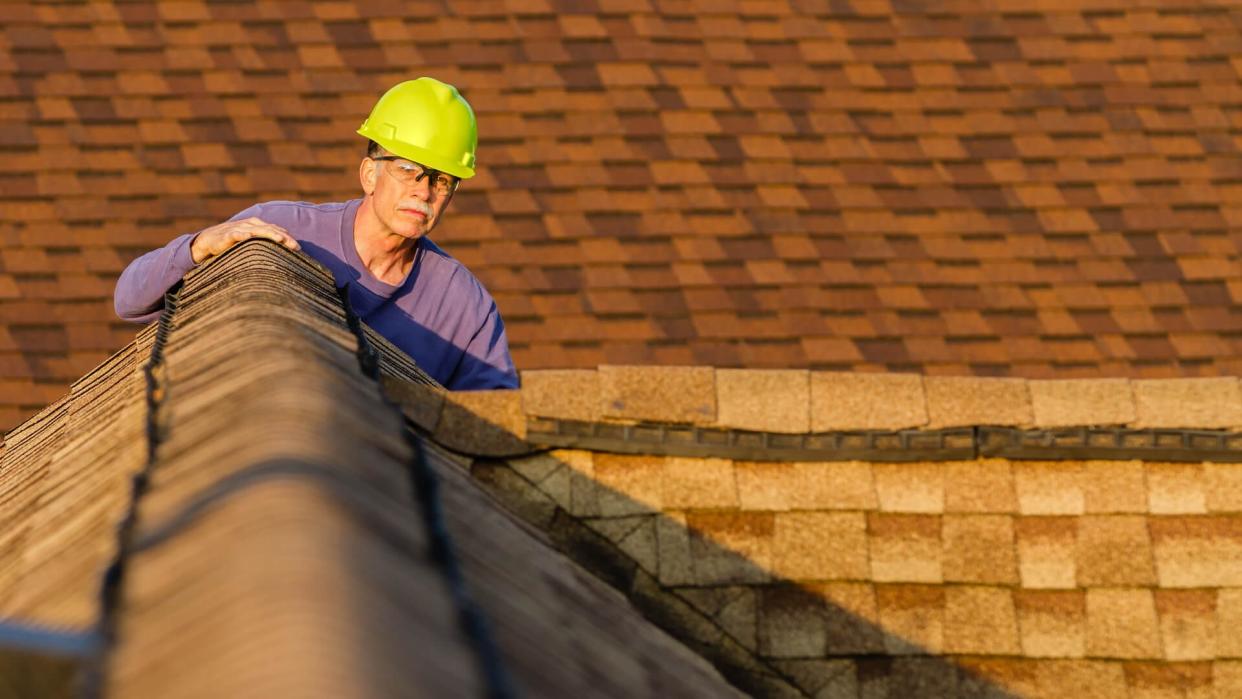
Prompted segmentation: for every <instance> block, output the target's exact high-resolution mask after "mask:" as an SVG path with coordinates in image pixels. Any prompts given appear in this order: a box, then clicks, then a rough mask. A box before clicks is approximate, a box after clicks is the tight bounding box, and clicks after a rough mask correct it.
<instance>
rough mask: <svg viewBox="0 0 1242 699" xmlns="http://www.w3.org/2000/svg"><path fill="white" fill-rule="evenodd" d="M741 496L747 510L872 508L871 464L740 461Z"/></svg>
mask: <svg viewBox="0 0 1242 699" xmlns="http://www.w3.org/2000/svg"><path fill="white" fill-rule="evenodd" d="M734 470H735V472H736V474H737V488H738V496H739V499H740V500H741V505H742V509H747V510H789V509H807V510H820V509H832V510H871V509H875V508H876V497H875V484H874V482H873V480H872V475H871V464H870V463H867V462H864V461H828V462H823V461H821V462H792V463H791V462H775V461H737V462H735V463H734Z"/></svg>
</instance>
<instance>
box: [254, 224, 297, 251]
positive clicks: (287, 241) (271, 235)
mask: <svg viewBox="0 0 1242 699" xmlns="http://www.w3.org/2000/svg"><path fill="white" fill-rule="evenodd" d="M249 237H252V238H267V239H268V240H271V241H273V242H276V243H280V244H281V245H283V246H285V247H287V248H289V249H290V250H298V249H300V248H301V246H300V245H298V241H296V240H294V239H293V236H291V235H289V234H288V233H286V232H285V229H283V228H279V227H275V226H273V227H267V228H260V229H257V230H255V231H252V232H251V234H250V236H249Z"/></svg>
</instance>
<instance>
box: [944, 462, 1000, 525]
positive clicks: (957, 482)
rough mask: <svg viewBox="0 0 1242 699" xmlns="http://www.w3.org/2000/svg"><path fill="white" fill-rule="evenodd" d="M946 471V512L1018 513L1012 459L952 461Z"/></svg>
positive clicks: (947, 463) (945, 465)
mask: <svg viewBox="0 0 1242 699" xmlns="http://www.w3.org/2000/svg"><path fill="white" fill-rule="evenodd" d="M943 468H944V509H945V511H946V512H993V513H1014V512H1017V511H1018V499H1017V495H1016V491H1015V488H1014V481H1013V469H1012V468H1011V467H1010V463H1009V461H1008V460H1006V459H979V460H977V461H950V462H945V463H944V464H943Z"/></svg>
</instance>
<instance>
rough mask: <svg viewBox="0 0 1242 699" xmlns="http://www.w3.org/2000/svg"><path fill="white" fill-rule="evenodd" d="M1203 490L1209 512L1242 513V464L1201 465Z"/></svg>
mask: <svg viewBox="0 0 1242 699" xmlns="http://www.w3.org/2000/svg"><path fill="white" fill-rule="evenodd" d="M1203 488H1204V492H1205V494H1204V501H1205V506H1206V507H1207V510H1208V511H1209V512H1242V464H1221V463H1208V464H1203Z"/></svg>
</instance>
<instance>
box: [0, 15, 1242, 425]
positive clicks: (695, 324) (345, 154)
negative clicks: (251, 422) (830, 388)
mask: <svg viewBox="0 0 1242 699" xmlns="http://www.w3.org/2000/svg"><path fill="white" fill-rule="evenodd" d="M561 9H563V8H562V7H561V4H559V3H552V4H546V3H533V4H530V5H523V4H521V3H517V4H481V5H480V4H463V5H457V4H452V5H436V4H427V3H421V2H414V1H410V2H403V1H400V0H393V1H391V2H368V3H340V2H330V1H328V0H311V1H308V2H296V3H291V2H276V1H275V0H260V1H259V2H254V3H204V2H188V3H164V2H153V1H147V2H123V3H122V2H117V3H115V4H114V3H110V2H100V3H89V4H81V3H55V4H42V3H41V4H37V5H36V4H32V3H3V4H2V6H0V94H4V95H5V96H6V98H5V100H4V101H3V103H2V104H0V134H2V135H0V426H3V427H12V426H13V425H15V424H17V422H18V421H19V420H20V419H21V418H23V417H25V416H28V415H30V414H32V413H33V412H34V411H35V410H36V409H38V408H40V407H42V406H44V405H47V404H49V403H50V402H52V401H53V400H55V399H56V398H57V397H59V396H60V395H61V394H62V393H63V392H64V390H65V387H66V386H67V385H68V383H69V382H70V381H71V380H72V379H74V378H76V377H77V376H79V375H81V374H83V373H84V372H85V371H87V370H88V369H89V368H90V367H92V366H94V365H96V364H97V363H99V362H100V361H102V360H103V359H104V358H105V357H106V356H108V355H109V354H110V353H111V352H113V351H115V350H116V349H118V348H119V347H121V346H122V345H124V344H125V343H126V342H127V341H128V339H129V337H130V335H131V333H132V329H131V328H129V327H128V326H125V325H123V324H121V323H118V322H116V321H115V319H114V317H113V315H112V310H111V305H110V302H109V296H110V294H111V291H112V287H113V283H114V280H115V279H116V276H117V275H118V273H119V272H120V270H121V269H122V268H123V266H124V265H125V264H126V262H127V261H128V260H130V259H132V258H133V257H134V256H136V255H137V254H139V253H140V252H142V251H143V250H146V249H149V248H151V247H154V246H155V245H158V244H161V243H163V242H164V241H166V240H168V239H170V238H171V237H173V235H175V234H177V233H181V232H185V231H192V230H197V229H200V228H202V227H203V226H205V225H208V224H211V223H215V222H218V221H220V220H223V219H224V218H226V217H228V216H231V215H232V214H234V213H236V212H237V211H239V210H241V209H243V208H245V207H246V206H248V205H249V204H251V203H253V202H255V201H257V200H267V199H275V198H280V199H305V200H320V201H322V200H339V199H342V198H346V197H351V196H354V195H355V194H356V191H357V190H356V179H355V175H354V172H355V171H356V167H357V161H358V159H359V157H360V155H361V150H362V144H361V143H360V142H359V139H358V138H357V137H356V136H355V135H354V129H356V128H357V126H358V124H360V123H361V121H362V119H363V117H364V116H365V115H366V113H367V111H368V110H369V108H370V107H371V105H372V104H373V102H374V100H375V99H376V97H377V96H378V95H379V94H380V93H381V92H382V91H383V90H384V89H386V88H388V87H389V86H391V85H392V84H394V83H395V82H397V81H398V80H401V79H405V78H409V77H414V76H416V75H420V74H429V75H434V76H437V77H439V78H441V79H444V80H446V81H449V82H451V83H454V84H456V85H457V86H458V87H460V88H461V89H462V90H463V92H464V94H465V95H466V96H467V97H468V98H469V99H470V101H471V103H472V104H473V106H474V108H475V110H476V112H477V114H478V116H479V121H480V135H481V142H480V151H479V163H480V167H481V169H480V174H479V176H478V177H476V178H475V179H474V180H472V181H470V182H469V183H468V184H467V185H466V186H464V187H463V188H462V189H461V191H460V192H459V193H458V194H457V196H456V198H455V200H454V203H453V208H452V210H451V212H450V215H449V216H448V217H447V218H446V220H445V224H444V226H443V228H442V229H441V230H440V231H438V232H437V240H438V241H439V242H441V243H442V244H443V245H444V247H445V248H446V249H447V250H448V251H449V252H451V253H452V254H454V255H455V256H457V257H458V258H459V259H461V260H462V261H463V262H465V263H466V264H467V265H469V266H470V268H471V269H472V270H474V271H475V272H477V273H478V275H479V276H480V278H481V279H482V280H483V281H484V283H485V284H486V285H487V286H488V288H489V289H490V290H491V291H492V292H493V294H494V295H495V298H496V301H497V303H498V304H499V307H500V310H501V312H502V314H503V315H504V317H505V319H506V322H507V325H508V330H509V337H510V341H511V346H512V348H513V351H514V355H515V360H516V362H517V364H518V366H519V367H521V368H529V369H537V368H584V367H594V366H597V365H601V364H672V365H711V366H726V367H739V366H740V367H781V368H811V369H823V370H832V371H851V370H865V371H875V370H888V371H894V372H921V373H929V374H981V375H1009V376H1022V377H1027V378H1078V377H1096V376H1101V375H1103V376H1113V377H1122V376H1124V377H1130V378H1151V377H1168V376H1218V375H1222V374H1238V373H1239V372H1242V363H1240V360H1239V359H1238V357H1239V355H1240V354H1242V345H1240V343H1242V339H1240V338H1239V336H1238V333H1237V329H1238V327H1239V315H1238V308H1239V305H1240V304H1242V272H1240V271H1239V270H1240V269H1242V266H1240V265H1239V252H1240V250H1242V239H1240V238H1239V226H1240V225H1242V204H1239V202H1240V201H1242V184H1240V183H1239V178H1238V173H1237V165H1236V164H1237V162H1238V156H1239V152H1238V150H1239V146H1238V129H1239V123H1240V121H1239V120H1240V118H1242V117H1240V115H1239V108H1238V104H1239V103H1240V101H1242V86H1240V84H1239V73H1238V71H1239V65H1240V62H1239V61H1240V57H1242V47H1240V46H1239V44H1238V41H1237V36H1238V30H1239V25H1242V14H1240V10H1239V9H1238V8H1237V6H1236V5H1235V4H1233V3H1227V2H1212V1H1205V2H1195V3H1189V4H1188V3H1184V2H1177V1H1175V0H1153V1H1152V2H1145V3H1140V4H1130V3H1119V2H1116V1H1115V0H1085V1H1084V2H1079V3H1064V2H1053V1H1052V0H1031V1H1030V2H1024V3H1020V4H1019V5H1014V6H1012V7H997V6H994V5H991V4H987V3H963V2H953V3H948V4H946V3H930V4H928V3H897V2H887V1H880V2H870V3H850V4H843V3H836V4H831V3H830V4H823V3H795V2H779V1H778V2H765V3H757V4H748V3H730V2H725V3H697V4H690V5H678V6H677V7H676V8H672V7H665V6H662V5H654V6H653V5H650V4H647V3H622V4H603V5H599V6H595V5H593V4H588V5H574V7H573V10H574V12H573V13H562V12H561V11H560V10H561Z"/></svg>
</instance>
